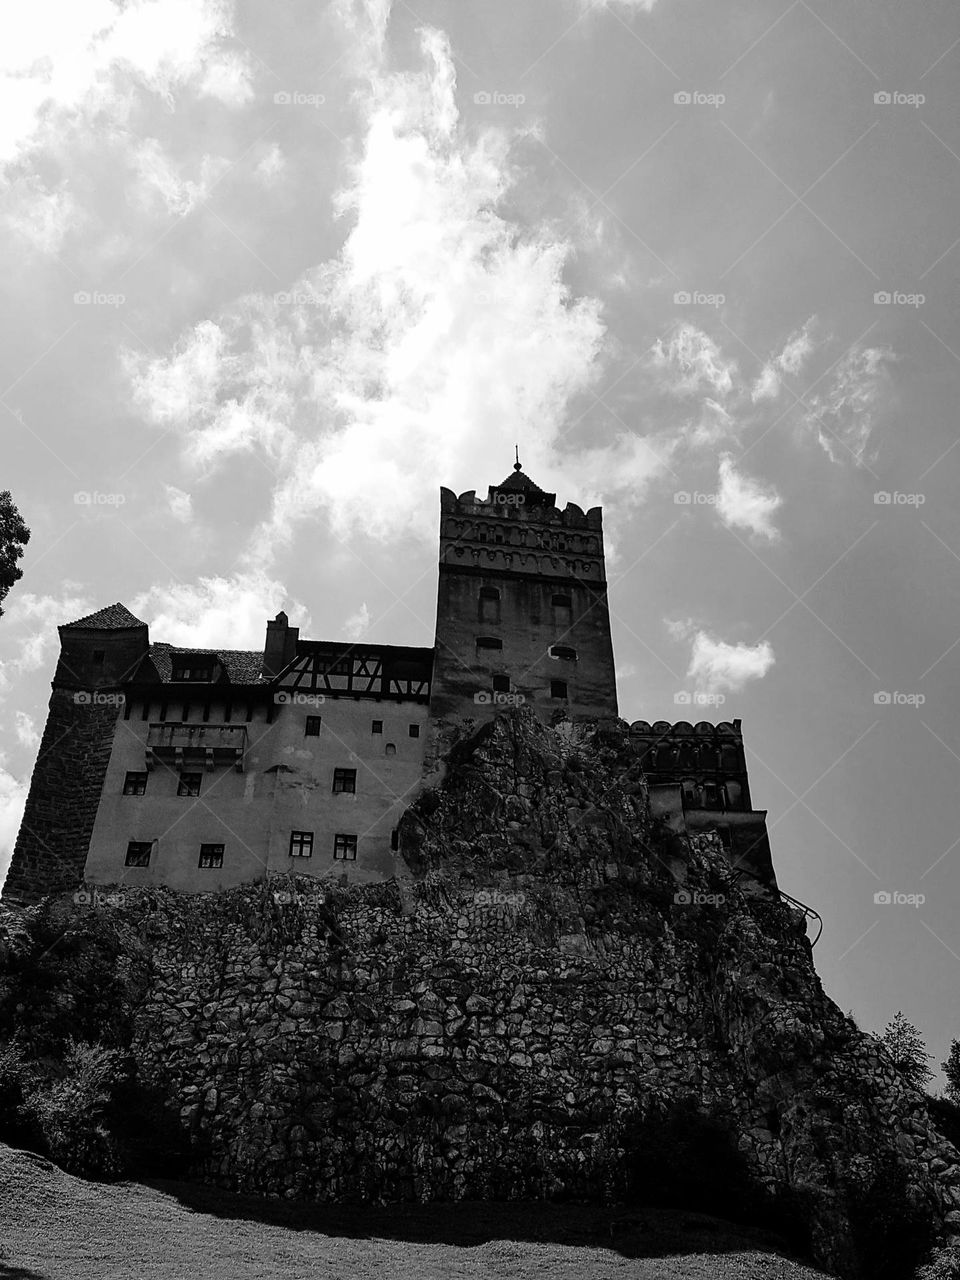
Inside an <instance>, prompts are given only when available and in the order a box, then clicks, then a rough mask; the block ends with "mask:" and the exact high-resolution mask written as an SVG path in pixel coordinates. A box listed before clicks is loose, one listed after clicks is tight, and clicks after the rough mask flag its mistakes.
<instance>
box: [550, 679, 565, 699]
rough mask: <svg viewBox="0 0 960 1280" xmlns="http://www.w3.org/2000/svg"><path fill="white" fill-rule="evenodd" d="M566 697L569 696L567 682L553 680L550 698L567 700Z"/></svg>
mask: <svg viewBox="0 0 960 1280" xmlns="http://www.w3.org/2000/svg"><path fill="white" fill-rule="evenodd" d="M566 696H567V682H566V680H551V681H550V697H551V698H565V697H566Z"/></svg>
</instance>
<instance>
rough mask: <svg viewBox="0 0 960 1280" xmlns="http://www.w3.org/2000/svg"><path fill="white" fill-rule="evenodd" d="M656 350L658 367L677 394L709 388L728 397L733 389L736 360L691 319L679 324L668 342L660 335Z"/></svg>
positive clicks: (655, 362) (654, 349) (654, 355)
mask: <svg viewBox="0 0 960 1280" xmlns="http://www.w3.org/2000/svg"><path fill="white" fill-rule="evenodd" d="M652 350H653V363H654V367H655V368H658V369H660V370H662V371H663V376H664V378H665V380H666V381H667V384H668V386H669V389H670V390H671V391H673V392H674V393H675V394H677V395H690V394H693V393H695V392H698V391H701V390H703V389H704V388H708V389H709V390H710V391H711V392H712V393H713V395H715V396H725V395H729V393H730V392H731V391H732V390H733V387H734V382H735V380H736V377H737V362H736V360H727V359H725V358H724V356H723V354H722V352H721V350H720V348H719V346H718V345H717V343H716V342H714V340H713V338H711V337H710V335H709V334H707V333H704V331H703V330H702V329H698V328H697V326H696V325H695V324H691V323H690V322H689V321H684V323H682V324H679V325H678V326H677V327H676V329H675V330H674V332H673V334H672V336H671V337H670V339H669V341H668V342H666V343H664V341H663V339H662V338H658V339H657V341H656V342H655V343H654V345H653V349H652Z"/></svg>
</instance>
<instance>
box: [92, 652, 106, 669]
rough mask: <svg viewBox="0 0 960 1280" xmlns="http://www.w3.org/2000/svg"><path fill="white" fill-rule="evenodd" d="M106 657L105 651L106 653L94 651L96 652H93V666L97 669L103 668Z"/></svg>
mask: <svg viewBox="0 0 960 1280" xmlns="http://www.w3.org/2000/svg"><path fill="white" fill-rule="evenodd" d="M105 656H106V653H105V651H104V650H103V649H94V651H93V665H94V666H95V667H102V666H103V660H104V657H105Z"/></svg>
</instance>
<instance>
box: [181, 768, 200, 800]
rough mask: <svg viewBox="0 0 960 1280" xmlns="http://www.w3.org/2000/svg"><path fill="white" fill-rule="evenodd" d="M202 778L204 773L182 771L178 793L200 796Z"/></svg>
mask: <svg viewBox="0 0 960 1280" xmlns="http://www.w3.org/2000/svg"><path fill="white" fill-rule="evenodd" d="M202 780H203V774H202V773H181V775H180V781H179V782H178V783H177V795H178V796H198V795H199V794H200V783H201V782H202Z"/></svg>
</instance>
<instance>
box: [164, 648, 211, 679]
mask: <svg viewBox="0 0 960 1280" xmlns="http://www.w3.org/2000/svg"><path fill="white" fill-rule="evenodd" d="M170 679H171V680H190V681H206V682H209V681H211V680H212V679H213V658H212V657H210V656H209V655H206V654H202V653H187V654H178V655H176V656H175V657H174V658H173V664H172V668H171V671H170Z"/></svg>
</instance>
